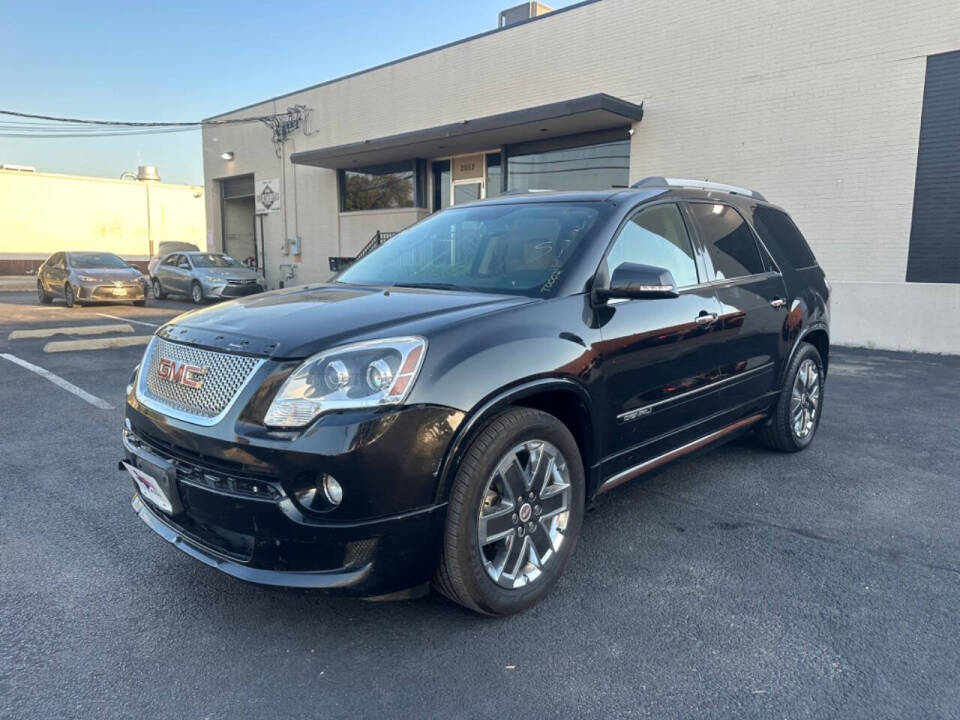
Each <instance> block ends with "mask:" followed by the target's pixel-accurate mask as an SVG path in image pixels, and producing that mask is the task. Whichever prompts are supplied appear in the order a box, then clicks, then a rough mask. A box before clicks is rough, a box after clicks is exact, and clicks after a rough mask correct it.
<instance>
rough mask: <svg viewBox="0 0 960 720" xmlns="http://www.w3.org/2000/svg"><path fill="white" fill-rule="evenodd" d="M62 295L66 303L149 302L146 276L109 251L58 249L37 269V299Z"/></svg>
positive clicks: (68, 305) (70, 305)
mask: <svg viewBox="0 0 960 720" xmlns="http://www.w3.org/2000/svg"><path fill="white" fill-rule="evenodd" d="M55 297H62V298H63V299H64V301H65V302H66V303H67V307H73V306H74V305H82V304H84V303H90V302H116V301H118V300H129V301H131V302H133V304H134V305H141V306H142V305H145V304H146V302H147V280H146V278H145V277H144V276H143V274H142V273H141V272H140V271H139V270H137V268H135V267H133V266H131V265H128V264H127V263H126V262H124V261H123V260H122V259H121V258H120V257H119V256H117V255H114V254H113V253H107V252H58V253H54V254H53V255H51V256H50V257H49V258H47V261H46V262H45V263H43V265H41V266H40V269H39V270H38V271H37V299H38V300H39V301H40V302H41V303H44V304H46V303H49V302H51V301H52V300H53V299H54V298H55Z"/></svg>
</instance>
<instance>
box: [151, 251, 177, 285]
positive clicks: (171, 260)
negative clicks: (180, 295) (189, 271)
mask: <svg viewBox="0 0 960 720" xmlns="http://www.w3.org/2000/svg"><path fill="white" fill-rule="evenodd" d="M179 259H180V255H179V254H178V253H174V254H172V255H167V256H166V257H165V258H164V259H163V260H161V261H160V264H159V265H157V277H158V278H159V279H160V284H161V285H162V286H163V288H164V289H165V290H167V291H168V292H182V290H180V287H179V283H178V282H177V280H178V276H177V262H178V261H179Z"/></svg>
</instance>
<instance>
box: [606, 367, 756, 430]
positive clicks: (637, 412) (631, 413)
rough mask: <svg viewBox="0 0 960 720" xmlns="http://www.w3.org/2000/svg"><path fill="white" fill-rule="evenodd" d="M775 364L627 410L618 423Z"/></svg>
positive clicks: (618, 419)
mask: <svg viewBox="0 0 960 720" xmlns="http://www.w3.org/2000/svg"><path fill="white" fill-rule="evenodd" d="M772 367H773V363H772V362H768V363H766V364H764V365H761V366H759V367H755V368H753V369H752V370H747V371H746V372H742V373H740V374H739V375H731V376H730V377H726V378H723V379H721V380H716V381H714V382H712V383H710V384H709V385H702V386H701V387H698V388H694V389H693V390H687V392H685V393H680V394H679V395H674V396H673V397H668V398H664V399H663V400H657V402H655V403H650V404H649V405H641V406H640V407H638V408H633V409H632V410H627V411H626V412H623V413H620V414H619V415H617V423H619V424H623V423H627V422H631V421H632V420H636V419H637V418H639V417H644V416H646V415H649V414H650V413H652V412H653V411H654V410H655V409H656V408H658V407H660V406H661V405H666V404H667V403H671V402H674V401H675V400H682V399H683V398H685V397H690V396H691V395H696V394H697V393H701V392H706V391H707V390H713V389H714V388H718V387H720V386H722V385H726V384H727V383H730V382H733V381H734V380H742V379H743V378H748V377H752V376H753V375H755V374H756V373H758V372H760V371H761V370H766V369H768V368H772Z"/></svg>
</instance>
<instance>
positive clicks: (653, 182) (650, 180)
mask: <svg viewBox="0 0 960 720" xmlns="http://www.w3.org/2000/svg"><path fill="white" fill-rule="evenodd" d="M630 187H634V188H648V187H682V188H692V189H694V190H707V191H710V190H715V191H717V192H725V193H730V194H731V195H745V196H746V197H752V198H756V199H757V200H762V201H764V202H766V200H767V199H766V198H765V197H764V196H763V195H761V194H760V193H758V192H757V191H756V190H750V189H749V188H744V187H738V186H736V185H725V184H723V183H715V182H709V181H708V180H685V179H683V178H671V177H662V176H660V175H651V176H650V177H645V178H644V179H643V180H640V181H639V182H635V183H634V184H633V185H631V186H630Z"/></svg>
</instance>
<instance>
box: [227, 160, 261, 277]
mask: <svg viewBox="0 0 960 720" xmlns="http://www.w3.org/2000/svg"><path fill="white" fill-rule="evenodd" d="M220 197H221V198H222V210H221V212H222V215H221V218H222V221H223V251H224V252H225V253H227V255H230V256H231V257H233V258H235V259H237V260H239V261H240V262H245V263H248V264H251V265H256V262H257V243H256V229H255V227H254V219H255V218H254V198H253V175H245V176H243V177H237V178H229V179H226V180H221V181H220Z"/></svg>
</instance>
